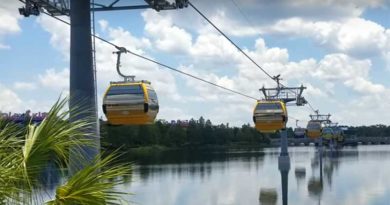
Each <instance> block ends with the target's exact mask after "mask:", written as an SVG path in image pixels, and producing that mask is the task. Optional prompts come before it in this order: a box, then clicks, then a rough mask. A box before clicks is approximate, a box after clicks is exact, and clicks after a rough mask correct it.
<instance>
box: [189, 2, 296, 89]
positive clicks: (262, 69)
mask: <svg viewBox="0 0 390 205" xmlns="http://www.w3.org/2000/svg"><path fill="white" fill-rule="evenodd" d="M233 2H234V1H233ZM234 3H235V2H234ZM188 4H189V5H190V6H191V7H192V8H193V9H194V10H195V11H196V12H197V13H198V14H199V15H200V16H202V17H203V18H204V19H205V20H206V21H207V22H208V23H209V24H210V25H211V26H213V27H214V28H215V29H216V30H217V31H218V32H219V33H220V34H221V35H222V36H223V37H225V38H226V40H228V41H229V42H230V43H231V44H232V45H233V46H234V47H236V48H237V49H238V50H239V51H240V52H241V53H242V54H243V55H244V56H245V57H246V58H247V59H248V60H250V61H251V62H252V63H253V64H255V65H256V67H257V68H259V69H260V70H261V71H263V73H264V74H265V75H267V76H268V77H269V78H271V79H272V80H273V81H275V82H276V83H278V86H279V85H281V86H282V87H286V86H285V85H283V84H282V83H279V82H278V80H277V79H276V78H274V77H273V76H272V75H270V74H269V73H268V72H267V71H266V70H265V69H264V68H262V67H261V66H260V65H259V64H258V63H256V61H254V60H253V59H252V58H251V57H250V56H249V55H248V54H246V53H245V52H244V50H242V49H241V48H240V47H239V46H238V45H237V44H236V43H234V42H233V40H231V39H230V38H229V37H228V36H227V35H226V34H225V33H224V32H222V31H221V29H219V28H218V27H217V26H216V25H215V24H214V23H213V22H211V21H210V20H209V19H208V18H207V17H206V16H205V15H204V14H203V13H202V12H201V11H200V10H199V9H197V8H196V7H195V6H194V5H193V4H192V3H191V2H190V1H188ZM239 10H240V11H241V9H239ZM288 91H290V92H292V93H294V94H296V93H295V92H293V91H292V90H288Z"/></svg>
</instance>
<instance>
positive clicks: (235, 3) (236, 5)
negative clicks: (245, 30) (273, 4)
mask: <svg viewBox="0 0 390 205" xmlns="http://www.w3.org/2000/svg"><path fill="white" fill-rule="evenodd" d="M231 2H232V3H233V4H234V6H235V7H236V8H237V9H238V11H239V12H240V14H241V16H243V17H244V19H245V21H246V22H247V23H248V25H249V26H251V28H252V29H253V27H255V26H253V24H252V21H250V20H249V18H248V16H247V15H246V14H245V13H244V12H243V11H242V9H241V8H240V7H239V6H238V4H237V2H236V1H235V0H231ZM253 31H255V32H256V30H255V29H253Z"/></svg>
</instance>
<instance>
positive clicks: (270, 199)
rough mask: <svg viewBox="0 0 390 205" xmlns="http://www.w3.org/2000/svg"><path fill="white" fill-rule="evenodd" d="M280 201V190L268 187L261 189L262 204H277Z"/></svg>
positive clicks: (260, 199)
mask: <svg viewBox="0 0 390 205" xmlns="http://www.w3.org/2000/svg"><path fill="white" fill-rule="evenodd" d="M277 201H278V192H277V191H276V189H274V188H268V189H267V188H266V189H261V190H260V195H259V202H260V205H275V204H276V202H277Z"/></svg>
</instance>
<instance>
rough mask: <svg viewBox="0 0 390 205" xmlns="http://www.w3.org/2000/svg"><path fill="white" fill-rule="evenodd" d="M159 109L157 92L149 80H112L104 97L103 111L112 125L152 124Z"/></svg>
mask: <svg viewBox="0 0 390 205" xmlns="http://www.w3.org/2000/svg"><path fill="white" fill-rule="evenodd" d="M158 110H159V105H158V99H157V95H156V92H155V91H154V89H153V87H152V86H151V84H150V82H148V81H129V82H127V81H124V82H111V83H110V86H109V87H108V89H107V91H106V92H105V94H104V97H103V112H104V114H105V115H106V117H107V121H108V123H109V124H112V125H143V124H151V123H153V122H154V120H155V118H156V116H157V113H158Z"/></svg>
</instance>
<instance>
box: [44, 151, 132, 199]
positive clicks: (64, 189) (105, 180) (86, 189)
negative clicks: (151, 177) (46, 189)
mask: <svg viewBox="0 0 390 205" xmlns="http://www.w3.org/2000/svg"><path fill="white" fill-rule="evenodd" d="M117 158H118V155H117V154H116V153H114V154H110V155H108V156H106V157H104V158H102V159H100V156H98V157H97V158H95V160H94V161H93V163H92V164H90V165H88V166H86V167H84V169H82V170H80V171H79V172H77V173H76V174H75V175H73V176H72V177H71V178H70V179H69V180H68V181H67V182H66V183H65V184H63V185H61V186H59V187H58V188H57V190H56V196H55V199H54V200H52V201H49V202H47V204H49V205H71V204H72V205H74V204H75V205H84V204H95V205H106V204H123V201H122V200H121V199H122V196H125V195H129V193H125V192H120V191H115V189H114V187H115V186H118V185H120V184H123V183H124V179H123V177H125V176H130V175H131V167H132V166H131V164H115V163H114V161H115V160H116V159H117Z"/></svg>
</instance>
